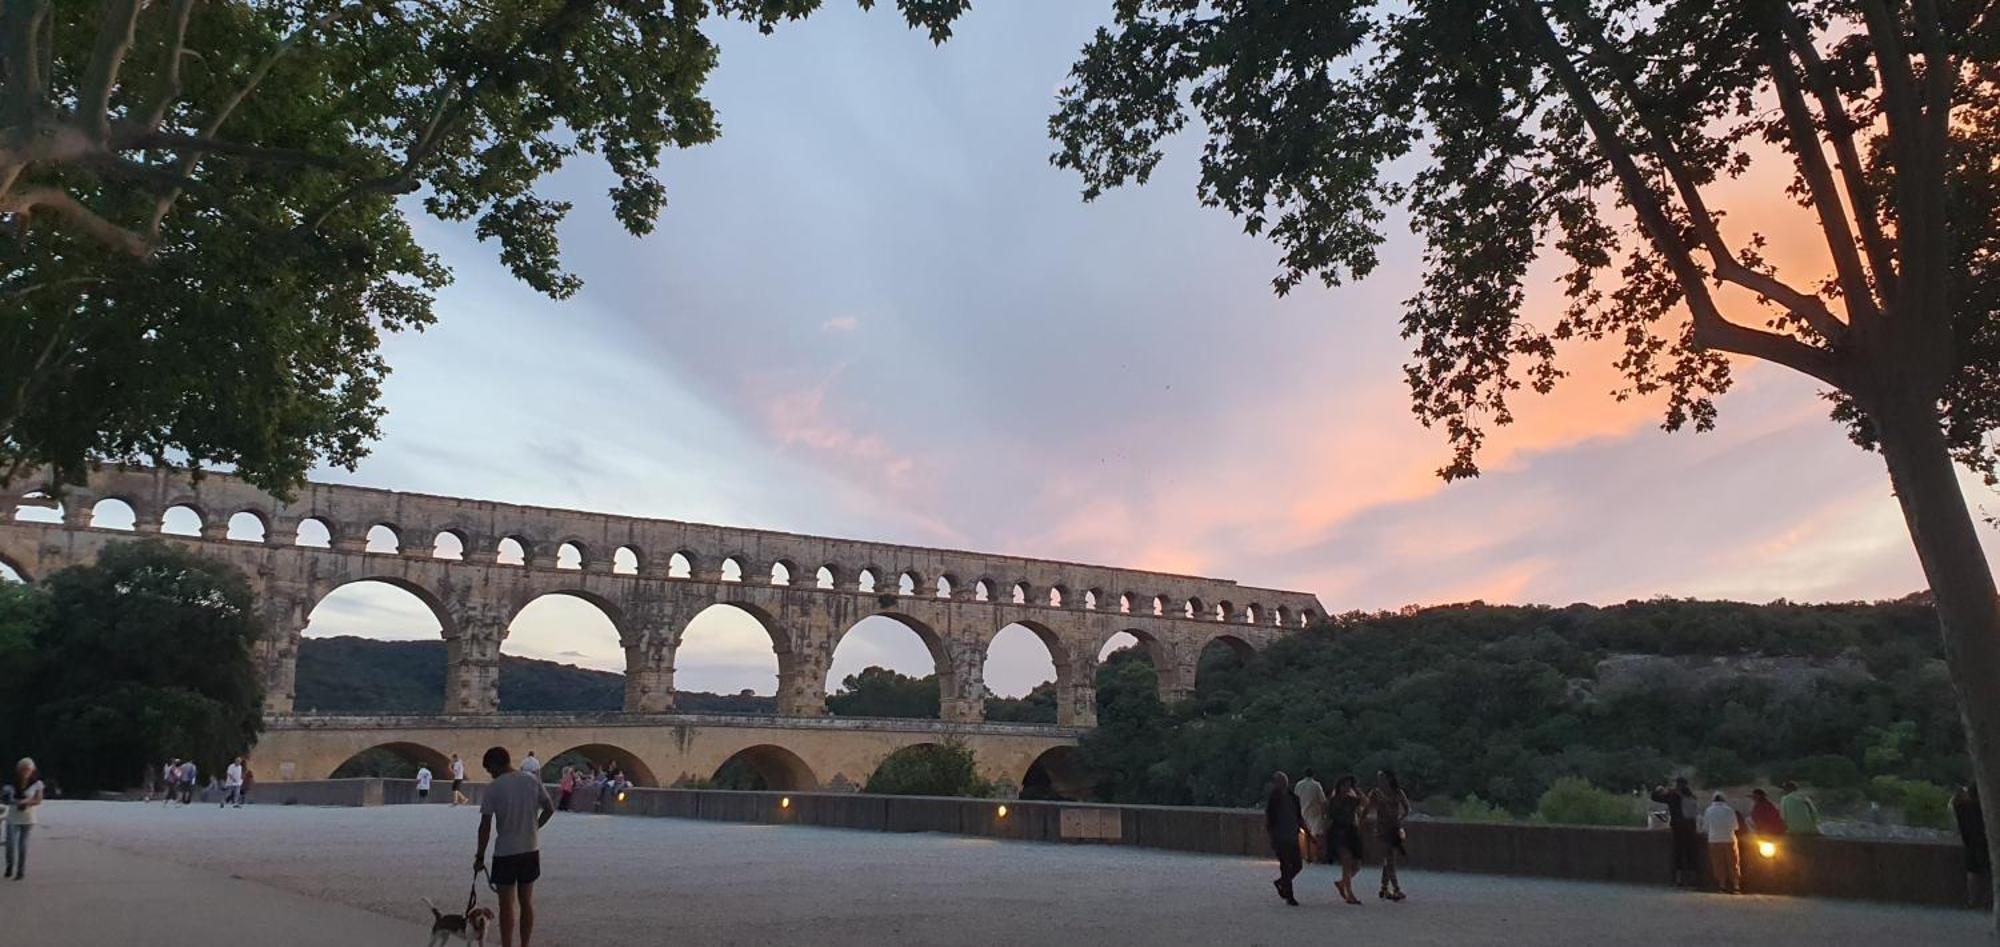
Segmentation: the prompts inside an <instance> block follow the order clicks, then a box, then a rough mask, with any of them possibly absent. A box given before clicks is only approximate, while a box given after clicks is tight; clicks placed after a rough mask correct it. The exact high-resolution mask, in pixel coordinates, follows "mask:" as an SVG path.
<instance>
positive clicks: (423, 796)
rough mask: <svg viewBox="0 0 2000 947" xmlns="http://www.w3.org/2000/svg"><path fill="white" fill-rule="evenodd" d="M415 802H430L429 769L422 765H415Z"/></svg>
mask: <svg viewBox="0 0 2000 947" xmlns="http://www.w3.org/2000/svg"><path fill="white" fill-rule="evenodd" d="M417 801H418V802H429V801H431V768H430V767H429V766H426V765H424V764H422V763H418V764H417Z"/></svg>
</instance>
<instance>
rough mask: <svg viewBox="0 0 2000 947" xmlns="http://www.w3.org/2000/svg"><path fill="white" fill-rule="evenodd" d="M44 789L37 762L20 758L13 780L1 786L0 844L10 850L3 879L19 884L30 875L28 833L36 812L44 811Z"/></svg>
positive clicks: (33, 823)
mask: <svg viewBox="0 0 2000 947" xmlns="http://www.w3.org/2000/svg"><path fill="white" fill-rule="evenodd" d="M43 794H44V789H43V786H42V774H41V771H40V770H38V769H36V768H35V761H34V760H32V759H29V758H28V757H25V756H24V757H21V761H20V762H18V763H15V764H14V778H13V779H11V780H8V781H7V784H6V785H4V786H0V830H4V831H0V842H4V844H5V847H6V849H7V871H6V873H5V874H0V878H11V879H13V880H15V881H20V880H21V879H22V878H24V877H26V876H27V874H28V831H29V830H30V829H33V828H34V827H35V812H36V810H38V809H40V808H41V805H42V796H43Z"/></svg>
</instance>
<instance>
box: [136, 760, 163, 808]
mask: <svg viewBox="0 0 2000 947" xmlns="http://www.w3.org/2000/svg"><path fill="white" fill-rule="evenodd" d="M159 786H160V768H159V767H157V766H154V765H153V764H151V763H147V764H146V772H145V776H144V777H143V778H142V779H141V780H140V781H139V790H140V796H139V801H140V802H152V801H153V793H155V792H157V791H158V790H159Z"/></svg>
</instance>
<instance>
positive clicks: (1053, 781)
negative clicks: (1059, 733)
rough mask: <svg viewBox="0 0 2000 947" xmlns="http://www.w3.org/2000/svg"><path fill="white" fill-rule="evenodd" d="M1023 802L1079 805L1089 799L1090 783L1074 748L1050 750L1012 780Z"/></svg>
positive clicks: (1088, 775)
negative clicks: (1043, 801)
mask: <svg viewBox="0 0 2000 947" xmlns="http://www.w3.org/2000/svg"><path fill="white" fill-rule="evenodd" d="M1014 785H1016V786H1019V787H1020V789H1021V798H1023V799H1063V800H1070V801H1081V800H1084V799H1088V798H1089V797H1090V791H1091V788H1092V786H1093V780H1092V779H1091V778H1090V774H1089V773H1088V772H1087V771H1086V770H1085V769H1084V768H1083V760H1082V756H1081V754H1080V752H1079V751H1078V750H1077V748H1076V747H1074V746H1052V747H1050V748H1048V749H1046V750H1043V751H1042V753H1041V755H1040V756H1037V757H1035V758H1034V759H1033V760H1032V761H1030V762H1029V763H1028V766H1027V768H1026V769H1024V770H1022V771H1021V772H1020V773H1019V774H1018V777H1017V778H1016V779H1015V780H1014Z"/></svg>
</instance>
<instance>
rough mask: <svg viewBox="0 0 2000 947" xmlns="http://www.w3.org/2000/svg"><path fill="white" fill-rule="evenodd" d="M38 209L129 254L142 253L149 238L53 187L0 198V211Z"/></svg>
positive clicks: (148, 245)
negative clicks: (113, 221)
mask: <svg viewBox="0 0 2000 947" xmlns="http://www.w3.org/2000/svg"><path fill="white" fill-rule="evenodd" d="M42 208H46V209H48V210H49V211H51V212H53V213H54V214H55V215H56V216H58V217H61V218H63V219H65V220H67V221H69V223H70V225H71V226H73V227H75V228H76V229H77V230H79V231H81V232H83V233H84V234H87V235H89V236H90V237H92V238H93V239H95V240H97V241H98V242H99V243H102V244H104V245H106V246H109V247H113V248H115V249H119V250H123V251H125V252H127V253H130V254H132V255H133V256H145V255H146V253H147V251H148V250H149V249H150V241H148V240H147V239H146V238H145V237H143V236H141V235H139V234H136V233H133V232H132V231H130V230H127V229H125V228H123V227H120V226H118V225H117V224H114V223H112V222H111V221H108V220H105V219H104V218H103V217H100V216H98V215H97V212H96V211H93V210H91V209H90V208H88V207H85V206H83V204H82V203H80V202H78V201H77V199H76V198H74V197H71V196H69V192H67V191H64V190H61V189H58V188H53V187H31V188H27V189H25V190H22V191H21V192H20V193H18V194H15V195H14V196H12V197H7V198H0V214H20V215H24V216H32V215H33V214H34V212H35V211H36V210H37V209H42Z"/></svg>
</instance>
